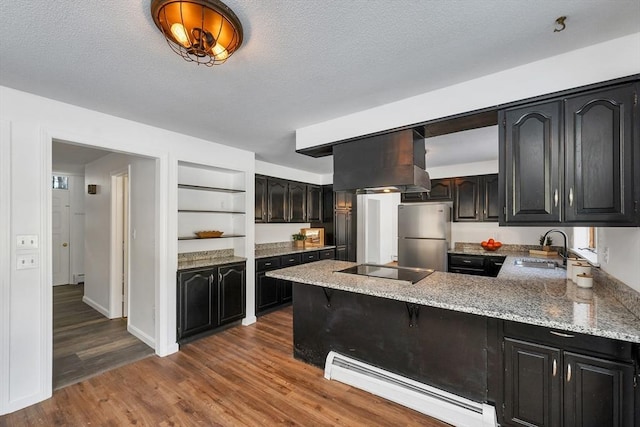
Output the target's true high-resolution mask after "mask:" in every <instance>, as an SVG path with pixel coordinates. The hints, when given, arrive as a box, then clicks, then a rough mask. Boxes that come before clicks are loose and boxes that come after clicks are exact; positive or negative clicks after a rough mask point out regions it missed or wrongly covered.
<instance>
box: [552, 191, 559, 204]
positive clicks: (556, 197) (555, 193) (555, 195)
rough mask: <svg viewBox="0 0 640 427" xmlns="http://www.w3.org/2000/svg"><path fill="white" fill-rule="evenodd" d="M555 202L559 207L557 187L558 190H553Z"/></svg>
mask: <svg viewBox="0 0 640 427" xmlns="http://www.w3.org/2000/svg"><path fill="white" fill-rule="evenodd" d="M553 202H554V204H555V205H556V208H557V207H558V189H557V188H556V191H554V192H553Z"/></svg>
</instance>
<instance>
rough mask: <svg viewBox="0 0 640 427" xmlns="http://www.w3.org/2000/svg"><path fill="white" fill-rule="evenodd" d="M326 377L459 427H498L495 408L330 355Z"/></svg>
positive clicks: (361, 363) (370, 366) (339, 355)
mask: <svg viewBox="0 0 640 427" xmlns="http://www.w3.org/2000/svg"><path fill="white" fill-rule="evenodd" d="M324 377H325V378H326V379H328V380H336V381H339V382H341V383H344V384H348V385H350V386H352V387H356V388H359V389H361V390H365V391H368V392H369V393H371V394H374V395H376V396H380V397H383V398H385V399H388V400H391V401H392V402H396V403H398V404H400V405H402V406H406V407H407V408H411V409H413V410H415V411H418V412H421V413H423V414H425V415H429V416H430V417H434V418H437V419H439V420H442V421H444V422H446V423H449V424H452V425H454V426H458V427H480V426H481V427H495V426H497V425H498V421H497V419H496V412H495V408H494V407H493V406H491V405H488V404H486V403H478V402H474V401H472V400H469V399H466V398H463V397H460V396H457V395H455V394H453V393H449V392H446V391H444V390H440V389H437V388H435V387H431V386H428V385H426V384H422V383H420V382H418V381H414V380H412V379H410V378H406V377H403V376H400V375H397V374H394V373H393V372H389V371H386V370H384V369H380V368H378V367H376V366H372V365H369V364H366V363H363V362H361V361H359V360H356V359H352V358H350V357H347V356H344V355H341V354H339V353H336V352H334V351H331V352H329V354H328V355H327V360H326V364H325V371H324Z"/></svg>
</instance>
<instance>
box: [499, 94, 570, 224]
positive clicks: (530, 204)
mask: <svg viewBox="0 0 640 427" xmlns="http://www.w3.org/2000/svg"><path fill="white" fill-rule="evenodd" d="M501 115H503V117H502V118H503V127H501V129H500V153H502V154H503V155H501V158H500V175H501V176H502V179H504V185H505V187H504V188H505V197H504V200H505V203H506V209H505V214H504V215H505V222H507V223H518V222H524V223H531V222H538V223H545V222H558V221H560V200H561V197H562V194H561V192H562V189H561V188H560V169H559V165H560V162H561V157H560V156H561V145H560V143H561V140H562V138H561V129H562V126H561V120H562V116H561V104H560V102H559V101H554V102H550V103H545V104H538V105H532V106H527V107H522V108H515V109H511V110H507V111H506V112H504V113H502V114H501Z"/></svg>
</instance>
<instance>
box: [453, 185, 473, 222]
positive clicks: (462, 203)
mask: <svg viewBox="0 0 640 427" xmlns="http://www.w3.org/2000/svg"><path fill="white" fill-rule="evenodd" d="M453 197H454V199H453V220H454V221H458V222H463V221H478V220H479V219H480V212H479V209H480V185H479V182H478V177H477V176H469V177H463V178H455V179H454V181H453Z"/></svg>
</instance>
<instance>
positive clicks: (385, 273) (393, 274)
mask: <svg viewBox="0 0 640 427" xmlns="http://www.w3.org/2000/svg"><path fill="white" fill-rule="evenodd" d="M337 272H338V273H348V274H357V275H359V276H371V277H380V278H383V279H393V280H403V281H406V282H411V283H416V282H419V281H420V280H422V279H424V278H425V277H427V276H428V275H430V274H431V273H433V270H427V269H424V268H408V267H390V266H388V265H375V264H360V265H356V266H353V267H349V268H345V269H344V270H338V271H337Z"/></svg>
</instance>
